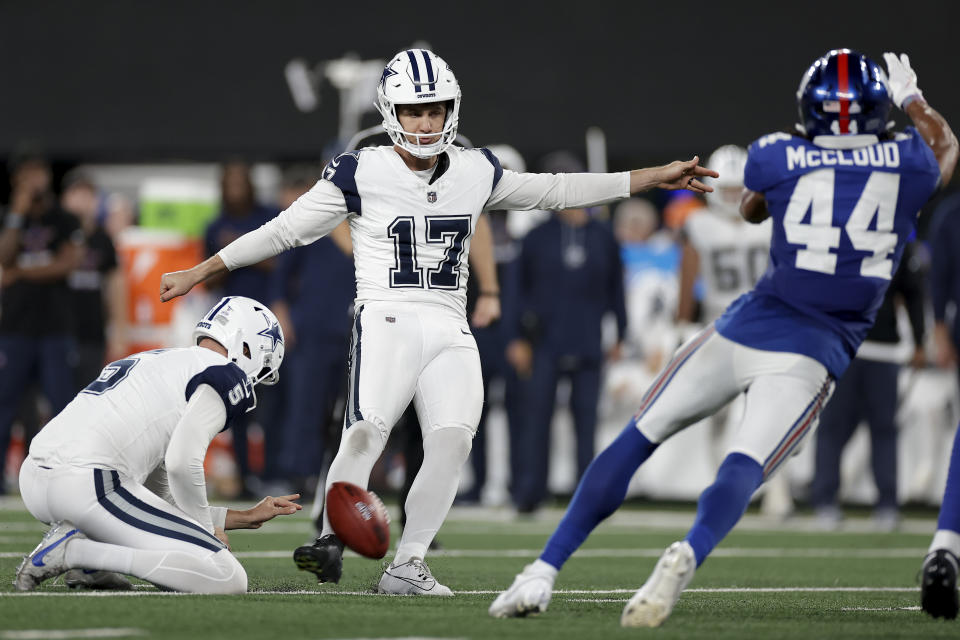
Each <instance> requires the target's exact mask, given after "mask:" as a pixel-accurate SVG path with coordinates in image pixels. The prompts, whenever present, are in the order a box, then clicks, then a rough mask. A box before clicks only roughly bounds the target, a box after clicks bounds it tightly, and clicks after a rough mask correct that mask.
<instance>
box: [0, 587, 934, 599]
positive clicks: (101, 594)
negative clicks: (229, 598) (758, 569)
mask: <svg viewBox="0 0 960 640" xmlns="http://www.w3.org/2000/svg"><path fill="white" fill-rule="evenodd" d="M919 589H920V588H919V587H704V588H694V589H687V590H686V591H684V593H916V592H917V591H919ZM634 592H636V587H633V588H629V589H557V590H556V591H554V592H553V595H555V596H557V595H560V596H567V595H586V596H591V595H596V596H605V595H619V594H624V595H627V594H633V593H634ZM456 593H457V594H458V595H464V596H492V595H497V594H498V593H500V591H499V590H497V589H478V590H464V591H457V592H456ZM191 595H196V594H189V593H175V592H172V591H148V590H143V591H139V590H138V591H30V592H27V593H11V592H7V593H0V598H29V597H59V596H71V597H74V596H76V597H89V598H113V597H117V598H131V597H139V596H191ZM250 595H255V596H264V595H267V596H304V595H309V596H318V597H324V596H380V597H391V598H404V597H407V596H382V595H381V594H376V593H373V592H372V591H334V590H329V591H328V590H324V589H317V590H311V589H298V590H295V591H251V592H250ZM411 597H412V596H411Z"/></svg>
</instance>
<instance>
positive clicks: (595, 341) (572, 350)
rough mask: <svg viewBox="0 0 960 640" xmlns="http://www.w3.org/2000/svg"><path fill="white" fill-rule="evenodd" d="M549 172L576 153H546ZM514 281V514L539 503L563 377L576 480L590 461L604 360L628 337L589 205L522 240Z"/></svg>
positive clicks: (573, 164) (567, 169) (605, 240)
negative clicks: (610, 336) (610, 328)
mask: <svg viewBox="0 0 960 640" xmlns="http://www.w3.org/2000/svg"><path fill="white" fill-rule="evenodd" d="M542 170H543V171H544V172H547V173H575V172H581V171H584V166H583V163H582V162H580V160H579V159H578V158H576V157H575V156H573V155H571V154H569V153H565V152H558V153H556V154H553V155H551V156H548V157H547V158H546V159H545V160H544V162H543V168H542ZM513 277H514V278H515V280H516V282H515V284H514V286H513V288H512V294H513V295H514V296H516V300H515V301H514V302H512V303H511V308H512V309H513V313H514V318H512V319H511V324H512V326H511V327H510V328H508V334H507V335H508V336H510V340H509V342H508V346H507V358H508V360H509V361H510V364H511V365H512V366H513V367H514V369H515V370H516V371H517V373H518V375H519V376H520V377H522V378H528V379H529V382H528V384H527V387H526V392H525V400H526V402H525V404H526V407H525V411H524V416H525V420H524V424H523V427H522V428H523V436H522V438H523V443H524V444H523V447H522V449H523V452H524V454H525V456H526V463H525V464H524V465H523V467H522V475H521V477H520V478H519V479H518V481H517V505H516V506H517V510H518V511H519V512H521V513H531V512H533V511H535V510H536V509H537V508H539V506H540V505H541V503H542V502H543V501H544V499H545V498H546V497H547V478H548V472H549V456H550V441H551V439H550V430H551V424H552V422H553V414H554V409H555V406H556V402H557V385H558V383H559V381H560V379H561V378H565V379H567V380H569V382H570V409H571V412H572V413H573V422H574V429H575V432H576V442H577V454H576V455H577V478H579V477H580V476H581V475H582V474H583V472H584V471H585V470H586V468H587V466H588V465H589V464H590V462H591V461H592V460H593V456H594V452H595V442H594V440H595V430H596V422H597V403H598V401H599V394H600V382H601V372H602V367H603V364H604V362H605V360H606V359H607V358H608V357H609V358H611V359H617V358H619V354H620V341H622V340H623V338H624V336H625V335H626V326H627V313H626V308H625V306H624V294H623V263H622V262H621V259H620V246H619V245H618V244H617V240H616V238H615V237H614V235H613V231H612V230H611V229H610V227H609V225H607V224H605V223H602V222H599V221H597V220H594V219H592V218H591V216H590V212H589V211H588V210H587V209H567V210H565V211H558V212H555V213H554V214H553V216H552V217H551V218H550V219H549V220H548V221H546V222H544V223H543V224H541V225H540V226H538V227H536V228H535V229H533V230H532V231H530V232H529V233H528V234H527V235H526V237H524V239H523V243H522V245H521V252H520V257H519V258H518V262H517V268H516V269H515V270H514V273H513ZM608 313H613V314H614V315H615V317H616V323H617V342H616V344H615V345H614V346H613V347H612V348H611V350H610V352H609V353H607V354H605V353H604V350H603V345H602V341H601V324H602V322H603V318H604V316H605V315H607V314H608Z"/></svg>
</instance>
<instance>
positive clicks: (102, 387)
mask: <svg viewBox="0 0 960 640" xmlns="http://www.w3.org/2000/svg"><path fill="white" fill-rule="evenodd" d="M138 362H140V360H139V359H137V358H124V359H123V360H117V361H116V362H111V363H110V364H108V365H107V366H105V367H104V368H103V371H101V372H100V375H99V376H98V377H97V379H96V380H94V381H93V382H91V383H90V384H88V385H87V386H86V388H84V390H83V391H81V392H80V393H88V394H91V395H95V396H99V395H103V394H104V393H106V392H107V391H110V390H111V389H113V388H114V387H116V386H117V385H118V384H120V383H121V382H123V381H124V380H125V379H126V378H127V376H128V375H130V370H131V369H133V367H135V366H136V364H137V363H138Z"/></svg>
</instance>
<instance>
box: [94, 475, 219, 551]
mask: <svg viewBox="0 0 960 640" xmlns="http://www.w3.org/2000/svg"><path fill="white" fill-rule="evenodd" d="M93 473H94V476H93V479H94V486H95V488H96V492H97V502H99V503H100V506H102V507H103V508H104V509H106V510H107V512H109V513H110V514H112V515H113V516H115V517H116V518H117V519H118V520H121V521H123V522H126V523H127V524H129V525H130V526H132V527H135V528H137V529H140V530H142V531H147V532H149V533H153V534H156V535H160V536H164V537H166V538H173V539H175V540H180V541H182V542H189V543H191V544H195V545H197V546H199V547H202V548H204V549H207V550H208V551H213V552H217V551H220V550H222V549H225V548H226V547H224V545H223V543H222V542H220V540H219V539H217V537H216V536H213V535H211V534H210V533H208V532H206V531H204V530H203V529H202V528H200V527H198V526H196V525H194V524H193V523H191V522H187V521H186V520H184V519H183V518H178V517H177V516H174V515H172V514H170V513H166V512H165V511H161V510H160V509H156V508H154V507H151V506H150V505H148V504H146V503H145V502H143V501H142V500H139V499H137V498H136V497H135V496H133V495H132V494H130V492H129V491H127V490H126V489H123V488H122V487H121V486H120V482H119V475H118V474H117V472H116V471H111V472H110V476H111V477H110V479H109V482H110V489H111V492H113V493H115V494H116V495H117V496H118V497H119V498H123V499H124V500H125V501H126V502H128V503H129V504H130V505H131V506H132V507H135V508H137V509H140V510H143V511H146V512H148V513H151V514H152V515H156V516H157V517H159V518H162V519H164V520H168V521H170V522H172V523H176V524H179V525H186V526H189V528H190V529H193V530H196V531H198V532H200V533H202V534H203V536H204V537H201V536H198V535H194V534H191V533H187V532H185V531H177V530H175V529H168V528H166V527H162V526H160V525H157V524H153V523H150V522H146V521H144V520H141V519H140V518H137V517H136V516H134V515H133V514H132V513H129V512H127V511H125V510H123V509H122V508H120V507H119V506H118V505H116V504H114V503H113V502H112V501H111V500H110V499H109V498H108V497H107V487H106V483H105V482H104V479H105V477H106V475H107V471H105V470H103V469H94V472H93ZM145 507H146V508H145Z"/></svg>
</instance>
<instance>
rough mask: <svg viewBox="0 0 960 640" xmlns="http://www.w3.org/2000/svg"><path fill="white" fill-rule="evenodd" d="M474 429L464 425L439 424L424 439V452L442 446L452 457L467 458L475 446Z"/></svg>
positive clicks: (446, 453) (445, 452)
mask: <svg viewBox="0 0 960 640" xmlns="http://www.w3.org/2000/svg"><path fill="white" fill-rule="evenodd" d="M474 435H475V434H474V431H473V430H472V429H470V428H468V427H464V426H462V425H437V426H435V427H433V430H432V431H431V432H430V433H429V434H428V435H427V437H426V438H425V439H424V441H423V447H424V452H426V451H427V449H433V448H434V447H437V448H440V449H441V450H442V451H443V452H444V454H445V455H448V456H450V458H451V459H462V460H466V459H467V457H468V456H469V455H470V450H471V449H472V448H473V436H474Z"/></svg>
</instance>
